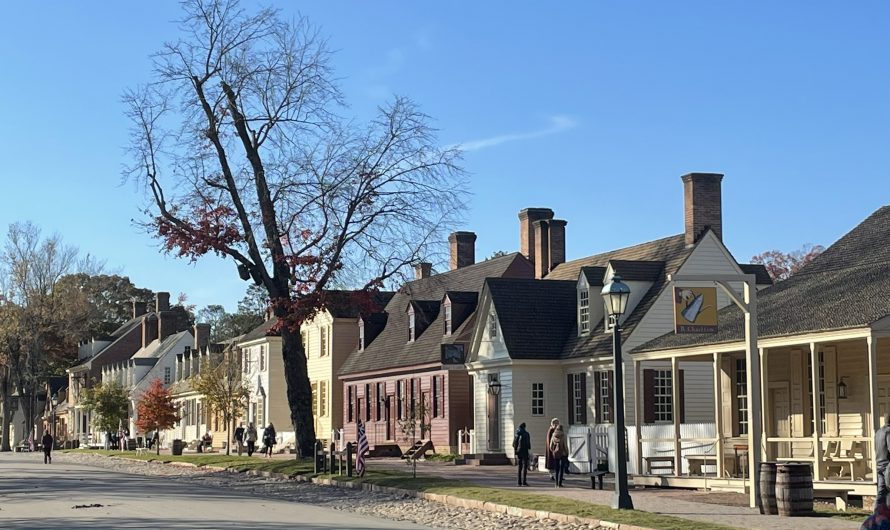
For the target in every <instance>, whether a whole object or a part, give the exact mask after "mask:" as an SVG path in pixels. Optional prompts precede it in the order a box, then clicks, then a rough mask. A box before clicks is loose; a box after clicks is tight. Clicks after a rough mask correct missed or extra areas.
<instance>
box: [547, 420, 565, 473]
mask: <svg viewBox="0 0 890 530" xmlns="http://www.w3.org/2000/svg"><path fill="white" fill-rule="evenodd" d="M550 452H551V453H553V460H554V464H555V466H556V479H555V480H556V487H557V488H561V487H562V481H563V478H564V477H565V473H566V468H567V467H569V445H568V443H566V434H565V431H564V430H563V428H562V425H557V426H556V429H555V430H554V431H553V436H552V437H551V439H550Z"/></svg>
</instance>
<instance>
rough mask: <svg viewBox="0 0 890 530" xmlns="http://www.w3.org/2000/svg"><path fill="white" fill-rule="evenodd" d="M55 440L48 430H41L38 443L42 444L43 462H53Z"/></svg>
mask: <svg viewBox="0 0 890 530" xmlns="http://www.w3.org/2000/svg"><path fill="white" fill-rule="evenodd" d="M54 443H55V440H53V436H52V435H51V434H50V433H49V431H43V438H42V439H41V440H40V445H42V446H43V463H44V464H52V463H53V444H54Z"/></svg>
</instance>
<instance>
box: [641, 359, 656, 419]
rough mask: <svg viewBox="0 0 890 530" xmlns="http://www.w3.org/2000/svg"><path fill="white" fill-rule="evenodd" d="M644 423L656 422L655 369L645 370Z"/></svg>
mask: <svg viewBox="0 0 890 530" xmlns="http://www.w3.org/2000/svg"><path fill="white" fill-rule="evenodd" d="M643 423H655V370H643Z"/></svg>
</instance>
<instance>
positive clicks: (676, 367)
mask: <svg viewBox="0 0 890 530" xmlns="http://www.w3.org/2000/svg"><path fill="white" fill-rule="evenodd" d="M671 418H673V420H674V462H675V464H674V466H675V467H674V473H676V476H678V477H679V476H681V475H682V474H683V459H682V455H681V454H680V451H681V449H682V444H681V443H680V361H679V359H678V358H677V357H671Z"/></svg>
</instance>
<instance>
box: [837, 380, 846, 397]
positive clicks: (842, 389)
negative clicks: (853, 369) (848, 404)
mask: <svg viewBox="0 0 890 530" xmlns="http://www.w3.org/2000/svg"><path fill="white" fill-rule="evenodd" d="M846 378H847V377H846V376H844V377H841V382H840V383H838V384H837V398H838V399H847V383H844V379H846Z"/></svg>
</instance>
